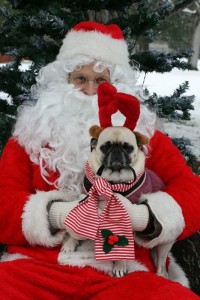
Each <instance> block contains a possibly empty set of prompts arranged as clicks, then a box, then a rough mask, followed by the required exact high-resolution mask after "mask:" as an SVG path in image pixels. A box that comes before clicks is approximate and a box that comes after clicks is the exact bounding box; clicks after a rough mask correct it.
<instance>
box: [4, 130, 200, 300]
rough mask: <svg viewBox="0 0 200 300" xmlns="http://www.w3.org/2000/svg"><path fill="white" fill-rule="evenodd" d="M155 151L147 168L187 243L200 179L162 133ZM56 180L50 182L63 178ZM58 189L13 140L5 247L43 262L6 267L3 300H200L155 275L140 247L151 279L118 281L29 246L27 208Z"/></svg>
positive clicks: (198, 215) (139, 275) (7, 159)
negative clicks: (176, 212)
mask: <svg viewBox="0 0 200 300" xmlns="http://www.w3.org/2000/svg"><path fill="white" fill-rule="evenodd" d="M151 149H152V151H151V155H150V157H149V158H148V159H147V167H148V168H149V169H151V170H153V171H154V172H155V173H157V174H158V176H160V177H161V179H162V180H163V181H164V184H165V185H166V188H165V191H166V192H168V193H169V194H170V195H172V197H173V198H174V199H176V201H177V202H178V203H179V205H180V206H181V208H182V211H183V216H184V219H185V223H186V226H185V228H184V230H183V233H182V234H181V238H183V237H188V236H189V235H191V234H193V233H195V232H196V231H197V230H199V228H200V208H199V203H200V188H199V187H200V178H199V177H198V176H195V175H194V174H192V171H191V169H190V168H189V167H187V166H186V164H185V163H184V159H183V157H182V155H181V154H180V153H179V151H178V150H177V149H176V147H174V146H173V145H172V142H171V140H170V139H169V138H168V137H167V136H165V135H164V134H162V133H160V132H156V134H155V136H154V137H153V138H152V140H151ZM51 176H52V178H49V180H50V181H51V180H52V179H53V177H54V178H56V176H57V174H51ZM52 189H55V187H54V186H53V185H49V184H48V183H46V182H45V181H44V180H43V178H42V177H41V175H40V172H39V167H38V166H36V165H34V164H33V163H32V162H31V161H30V159H29V157H28V155H27V154H26V153H25V151H24V149H23V148H22V147H20V146H19V144H18V143H17V142H16V141H15V140H14V139H11V140H10V141H9V142H8V143H7V145H6V147H5V149H4V152H3V155H2V157H1V163H0V207H1V209H0V220H1V222H0V224H1V225H0V226H1V236H0V242H2V243H5V244H7V245H8V251H9V252H10V253H22V254H27V255H28V256H30V257H35V258H38V260H37V261H36V260H34V261H32V260H26V261H22V260H20V261H15V262H6V263H0V282H1V299H6V300H9V299H14V298H15V299H22V300H23V299H31V297H32V299H76V300H78V299H135V300H137V299H159V300H160V299H181V300H182V299H199V297H196V296H195V295H193V294H192V293H191V292H190V291H189V290H187V289H185V288H183V287H181V286H180V285H179V284H177V283H173V282H171V281H167V280H165V279H163V278H161V277H158V276H156V275H154V274H152V273H151V272H155V268H154V266H153V264H152V260H151V257H150V253H149V250H148V249H144V248H141V247H135V256H136V257H137V259H138V260H139V261H141V262H143V263H144V264H145V265H146V266H147V267H148V268H149V270H150V272H149V273H146V272H135V273H133V274H129V275H128V276H126V277H124V278H121V279H116V278H111V277H109V276H107V275H105V274H102V273H100V272H98V271H96V270H93V269H91V268H89V267H88V268H84V269H83V270H82V269H79V268H75V267H73V268H72V267H63V266H59V265H58V264H57V256H58V252H59V250H60V247H58V248H54V249H49V248H48V249H47V248H44V247H40V246H31V245H29V244H28V242H27V241H26V239H25V237H24V235H23V232H22V227H21V216H22V211H23V207H24V205H25V203H26V201H27V199H28V197H29V196H30V195H31V194H34V193H36V191H37V190H42V191H48V190H52ZM194 216H195V218H194ZM50 262H51V263H50ZM116 283H117V284H116ZM22 293H25V296H22ZM11 295H12V296H11ZM30 295H31V296H30ZM84 297H85V298H84Z"/></svg>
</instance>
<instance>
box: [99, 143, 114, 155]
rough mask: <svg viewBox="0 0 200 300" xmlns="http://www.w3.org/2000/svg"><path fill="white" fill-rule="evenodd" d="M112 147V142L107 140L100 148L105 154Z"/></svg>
mask: <svg viewBox="0 0 200 300" xmlns="http://www.w3.org/2000/svg"><path fill="white" fill-rule="evenodd" d="M111 148H112V143H111V142H106V143H105V144H103V145H101V147H100V150H101V151H102V152H103V153H104V154H105V153H107V152H108V151H109V150H110V149H111Z"/></svg>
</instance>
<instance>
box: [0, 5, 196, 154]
mask: <svg viewBox="0 0 200 300" xmlns="http://www.w3.org/2000/svg"><path fill="white" fill-rule="evenodd" d="M7 2H8V3H9V4H10V6H11V9H10V10H9V9H7V8H5V7H2V8H1V10H0V12H1V19H0V20H1V29H0V34H1V42H0V53H2V54H9V55H11V56H13V57H14V61H13V63H12V64H9V65H6V66H4V67H2V68H0V90H1V91H3V92H5V93H6V94H8V95H9V96H10V98H11V99H12V100H11V101H10V102H8V101H7V99H5V97H0V126H1V130H0V141H1V142H0V152H1V151H2V149H3V146H4V145H5V143H6V141H7V139H8V137H9V136H10V134H11V129H12V126H13V123H14V120H15V117H16V112H17V108H18V106H19V105H20V104H22V103H23V101H25V100H32V99H31V93H30V87H31V85H32V84H33V83H34V82H35V75H36V74H37V73H38V71H39V69H40V68H41V67H42V66H44V65H46V64H47V63H48V62H51V61H53V60H54V59H55V57H56V54H57V53H58V50H59V47H60V45H61V41H62V39H63V37H64V35H65V33H66V32H67V31H68V30H69V29H70V28H71V27H72V26H73V25H75V24H76V23H77V22H80V21H83V20H88V19H90V20H91V19H92V20H95V21H103V22H105V23H112V22H117V23H118V24H119V25H120V27H121V28H122V29H123V32H124V35H125V37H126V38H127V39H128V41H129V50H130V54H131V62H132V64H133V65H134V61H135V60H136V61H138V62H139V63H140V71H144V72H145V73H146V74H147V73H149V72H152V71H156V72H161V73H163V72H169V71H171V70H172V69H173V68H174V67H177V68H179V69H187V68H189V65H188V64H187V63H186V62H185V61H183V60H181V58H187V57H189V56H190V55H191V52H190V51H182V52H178V53H176V52H173V53H170V54H164V53H160V52H158V51H149V50H148V44H149V43H150V42H152V41H154V40H155V39H156V38H157V36H158V30H159V26H160V24H162V21H163V20H164V19H165V17H166V16H168V15H169V14H170V11H172V10H173V9H174V6H173V4H172V3H171V2H168V1H166V2H165V1H161V2H160V1H133V0H132V1H130V0H129V1H127V0H126V1H116V0H104V1H102V0H95V1H93V0H87V1H86V0H79V1H78V0H76V1H66V0H62V1H61V0H60V1H51V0H48V1H47V0H44V1H39V0H34V1H33V0H30V1H29V0H8V1H7ZM157 2H158V4H156V3H157ZM159 3H161V4H159ZM24 58H28V59H29V60H31V61H32V64H31V66H30V68H29V69H27V70H25V71H24V70H22V69H21V68H20V65H21V63H22V60H23V59H24ZM153 98H154V100H153ZM168 98H169V96H168ZM173 98H176V101H175V102H176V103H179V104H178V105H179V106H180V108H179V110H182V109H183V114H182V116H180V118H181V119H184V118H186V119H188V118H189V116H190V115H189V110H190V109H191V108H192V101H193V99H192V97H188V98H187V97H185V105H181V104H180V100H179V98H180V96H179V95H178V93H177V94H176V95H175V94H174V95H173ZM151 99H152V103H153V102H155V107H156V103H159V102H160V101H161V102H162V103H164V101H162V100H160V98H159V97H158V96H157V95H156V94H154V95H152V96H151ZM167 103H168V101H167ZM167 103H165V105H162V106H160V107H159V112H158V113H161V115H164V116H165V117H166V118H167V117H168V111H169V110H170V109H169V108H168V105H167ZM171 103H172V102H171ZM170 105H171V104H170ZM172 116H173V114H170V118H172ZM175 117H176V119H177V118H178V117H179V116H177V115H176V116H175Z"/></svg>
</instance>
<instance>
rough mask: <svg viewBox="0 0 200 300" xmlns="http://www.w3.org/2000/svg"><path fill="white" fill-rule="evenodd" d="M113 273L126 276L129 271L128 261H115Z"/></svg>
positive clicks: (117, 275) (115, 275)
mask: <svg viewBox="0 0 200 300" xmlns="http://www.w3.org/2000/svg"><path fill="white" fill-rule="evenodd" d="M112 273H113V276H114V277H123V276H125V275H126V274H127V273H128V270H127V264H126V261H125V260H117V261H115V262H114V267H113V271H112Z"/></svg>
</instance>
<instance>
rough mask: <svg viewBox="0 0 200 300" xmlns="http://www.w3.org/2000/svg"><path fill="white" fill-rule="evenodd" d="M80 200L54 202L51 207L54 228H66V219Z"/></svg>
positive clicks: (50, 216)
mask: <svg viewBox="0 0 200 300" xmlns="http://www.w3.org/2000/svg"><path fill="white" fill-rule="evenodd" d="M79 202H80V199H79V200H75V201H69V202H66V201H62V200H60V201H55V202H53V203H52V205H51V207H50V209H49V222H50V225H51V226H50V227H51V228H52V229H66V226H65V225H64V221H65V219H66V218H67V216H68V214H69V213H70V211H71V210H72V209H73V208H74V207H76V206H77V205H78V204H79Z"/></svg>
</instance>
